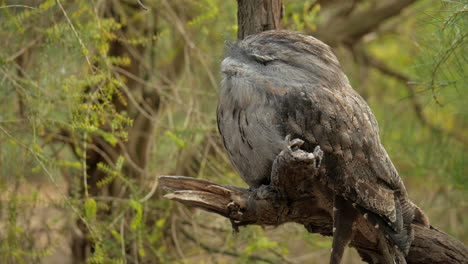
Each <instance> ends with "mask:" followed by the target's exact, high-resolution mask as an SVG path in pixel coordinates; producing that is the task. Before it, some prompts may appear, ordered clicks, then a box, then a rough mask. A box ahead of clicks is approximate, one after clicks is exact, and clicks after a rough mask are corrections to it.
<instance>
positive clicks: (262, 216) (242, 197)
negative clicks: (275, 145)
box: [159, 150, 468, 264]
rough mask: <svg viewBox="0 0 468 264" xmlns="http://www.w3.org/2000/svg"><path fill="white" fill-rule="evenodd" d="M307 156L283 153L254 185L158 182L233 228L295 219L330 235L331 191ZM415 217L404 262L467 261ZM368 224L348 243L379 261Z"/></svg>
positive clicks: (466, 251)
mask: <svg viewBox="0 0 468 264" xmlns="http://www.w3.org/2000/svg"><path fill="white" fill-rule="evenodd" d="M310 154H312V153H307V152H304V151H302V150H294V151H292V152H289V153H288V152H285V151H282V152H281V153H280V154H279V155H278V156H277V157H276V159H275V163H274V164H275V165H274V166H273V170H272V174H271V175H272V176H271V183H270V185H268V186H265V185H262V186H261V187H260V188H258V189H242V188H238V187H233V186H228V185H220V184H216V183H214V182H211V181H208V180H202V179H195V178H189V177H183V176H161V177H159V185H160V187H162V188H164V189H166V190H170V191H172V193H169V194H166V195H165V197H166V198H169V199H171V200H175V201H178V202H180V203H183V204H186V205H189V206H193V207H198V208H201V209H203V210H206V211H209V212H213V213H216V214H219V215H222V216H224V217H226V218H229V219H230V220H231V223H232V225H233V228H234V230H238V227H239V226H245V225H262V226H265V225H271V226H278V225H280V224H283V223H286V222H295V223H299V224H301V225H304V227H305V228H306V229H307V230H308V231H309V232H311V233H319V234H322V235H325V236H331V235H332V233H333V232H332V226H333V224H332V216H331V215H332V210H333V209H332V208H333V205H332V203H331V201H328V200H327V198H326V197H330V192H332V190H331V189H329V188H328V187H327V186H326V185H325V184H324V183H323V182H321V180H320V179H321V178H322V177H323V175H322V170H321V169H320V168H319V167H317V164H316V163H315V162H313V160H314V159H313V158H312V159H310V157H311V156H310ZM307 161H310V162H307ZM314 168H315V169H314ZM416 218H417V217H416ZM418 221H419V220H415V221H414V222H413V224H412V226H413V230H414V231H415V239H414V241H413V243H412V246H411V249H410V252H409V254H408V256H407V257H406V261H407V262H408V263H409V264H422V263H464V261H465V260H466V259H468V248H467V247H466V246H465V245H464V244H463V243H461V242H460V241H457V240H456V239H454V238H452V237H450V236H449V235H447V234H445V233H444V232H442V231H439V230H437V229H436V228H434V227H432V226H428V225H426V224H424V223H421V222H418ZM369 225H370V223H368V222H367V221H363V222H359V224H358V225H357V231H356V234H355V235H354V238H353V240H352V241H351V243H350V245H351V246H352V247H355V248H356V249H357V251H358V252H359V254H360V255H361V256H362V257H363V258H364V260H367V261H370V259H374V260H375V259H380V260H381V259H382V253H381V252H380V249H379V243H378V239H377V236H378V234H377V233H378V232H370V231H369V230H374V229H372V226H369Z"/></svg>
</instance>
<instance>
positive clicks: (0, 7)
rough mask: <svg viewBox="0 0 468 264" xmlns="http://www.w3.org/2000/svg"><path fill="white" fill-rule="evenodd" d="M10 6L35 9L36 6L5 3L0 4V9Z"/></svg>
mask: <svg viewBox="0 0 468 264" xmlns="http://www.w3.org/2000/svg"><path fill="white" fill-rule="evenodd" d="M10 7H24V8H30V9H36V8H37V7H33V6H27V5H5V6H0V9H2V8H10Z"/></svg>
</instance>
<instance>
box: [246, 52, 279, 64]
mask: <svg viewBox="0 0 468 264" xmlns="http://www.w3.org/2000/svg"><path fill="white" fill-rule="evenodd" d="M251 57H252V58H253V59H254V60H255V61H256V62H258V63H260V64H263V65H267V64H268V63H271V62H273V61H275V59H274V58H273V57H270V56H268V55H259V54H252V55H251Z"/></svg>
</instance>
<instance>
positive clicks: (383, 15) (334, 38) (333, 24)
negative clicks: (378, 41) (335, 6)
mask: <svg viewBox="0 0 468 264" xmlns="http://www.w3.org/2000/svg"><path fill="white" fill-rule="evenodd" d="M376 2H377V3H376V4H374V5H371V6H370V7H369V8H368V9H365V10H359V9H358V10H357V11H355V12H352V13H351V14H349V15H348V16H333V17H331V18H330V19H328V20H327V21H324V22H323V23H321V24H320V25H319V27H318V29H317V32H309V33H311V35H314V36H315V37H317V38H318V39H320V40H322V41H323V42H325V43H327V44H328V45H330V46H337V45H338V44H341V43H346V44H352V43H355V42H356V41H357V40H359V39H360V38H361V37H363V36H364V35H366V34H368V33H370V32H373V31H375V30H376V28H378V27H379V26H380V25H381V24H382V23H383V22H385V21H386V20H387V19H389V18H391V17H393V16H396V15H398V14H399V13H400V12H401V11H402V10H403V9H405V8H406V7H408V6H410V5H411V4H413V3H414V2H416V0H387V1H376Z"/></svg>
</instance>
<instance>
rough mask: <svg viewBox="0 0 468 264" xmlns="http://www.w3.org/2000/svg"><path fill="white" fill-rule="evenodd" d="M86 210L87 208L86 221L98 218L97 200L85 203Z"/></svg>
mask: <svg viewBox="0 0 468 264" xmlns="http://www.w3.org/2000/svg"><path fill="white" fill-rule="evenodd" d="M84 208H85V217H86V219H94V218H95V217H96V212H97V204H96V200H94V199H93V198H89V199H88V200H86V202H85V203H84Z"/></svg>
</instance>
